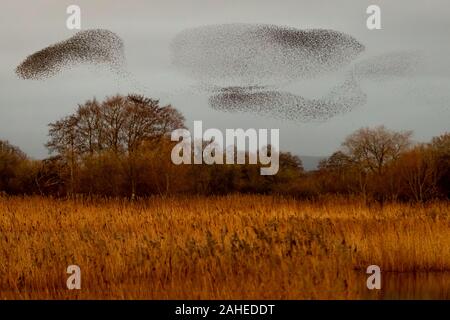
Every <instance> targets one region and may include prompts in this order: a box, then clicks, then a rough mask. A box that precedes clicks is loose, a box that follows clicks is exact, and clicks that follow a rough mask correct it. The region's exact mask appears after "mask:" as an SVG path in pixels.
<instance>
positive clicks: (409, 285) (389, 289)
mask: <svg viewBox="0 0 450 320" xmlns="http://www.w3.org/2000/svg"><path fill="white" fill-rule="evenodd" d="M373 291H378V292H376V293H375V292H371V291H369V292H368V293H367V296H364V297H363V298H364V299H450V272H416V273H414V272H403V273H398V272H383V273H382V287H381V290H373Z"/></svg>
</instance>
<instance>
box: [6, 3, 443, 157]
mask: <svg viewBox="0 0 450 320" xmlns="http://www.w3.org/2000/svg"><path fill="white" fill-rule="evenodd" d="M70 4H78V5H79V6H80V7H81V16H82V29H91V28H104V29H109V30H111V31H113V32H115V33H117V34H118V35H119V36H120V37H121V38H122V39H123V40H124V42H125V50H126V51H125V54H126V57H127V61H128V71H130V72H131V73H132V74H134V76H135V77H136V78H137V80H138V81H139V82H141V83H142V84H144V85H145V88H146V89H145V93H146V94H147V95H149V96H151V97H154V98H160V99H161V102H162V103H171V104H173V105H174V106H175V107H176V108H177V109H179V110H180V111H181V112H182V113H183V114H184V115H185V117H186V119H187V125H188V126H189V127H192V123H193V121H194V120H203V127H204V128H211V127H215V128H219V129H225V128H239V127H242V128H252V127H253V128H280V139H281V149H283V150H286V151H292V152H294V153H296V154H300V155H316V156H318V155H328V154H330V153H331V152H333V151H334V150H336V149H337V148H338V147H339V145H340V143H341V142H342V140H343V139H344V138H345V136H346V135H348V134H349V133H351V132H352V131H354V130H356V129H358V128H360V127H363V126H374V125H380V124H385V125H386V126H387V127H389V128H392V129H402V130H403V129H405V130H414V132H415V136H414V137H415V139H416V140H418V141H426V140H429V139H430V138H431V137H432V136H435V135H438V134H441V133H443V132H444V131H448V130H450V128H449V123H450V61H449V60H450V41H449V40H450V36H449V31H450V3H449V2H448V1H446V0H431V1H408V0H395V1H393V0H389V1H388V0H384V1H375V0H373V1H366V0H353V1H350V0H340V1H336V0H328V1H324V0H323V1H300V0H292V1H290V0H289V1H288V0H280V1H274V0H273V1H266V0H254V1H247V0H240V1H235V0H202V1H195V0H192V1H186V0H176V1H175V0H174V1H170V0H169V1H167V0H166V1H161V0H158V1H156V0H155V1H134V0H130V1H126V2H125V1H92V0H86V1H76V0H70V1H62V0H54V1H37V0H36V1H25V0H6V1H5V0H4V1H2V3H1V9H0V10H1V11H0V39H2V42H1V50H0V139H7V140H9V141H10V142H11V143H13V144H15V145H18V146H19V147H20V148H22V149H23V150H24V151H25V152H27V153H28V154H29V155H31V156H33V157H36V158H41V157H45V156H46V155H47V151H46V149H45V148H44V146H43V145H44V143H45V141H46V135H47V130H48V128H47V124H48V123H49V122H52V121H55V120H56V119H59V118H60V117H62V116H64V115H66V114H69V113H71V112H72V111H73V110H74V109H75V108H76V106H77V104H78V103H82V102H84V101H86V100H87V99H90V98H92V97H94V96H95V97H97V98H98V99H103V98H104V97H105V96H106V95H113V94H116V93H123V94H126V93H129V92H133V91H136V88H135V87H134V86H133V85H132V84H131V83H130V82H127V81H123V80H122V79H120V78H117V77H116V76H114V75H112V74H111V73H109V72H108V71H105V70H98V69H96V68H93V67H76V68H73V69H70V70H67V71H65V72H63V73H62V74H60V75H58V76H56V77H54V78H51V79H48V80H45V81H25V80H20V79H18V78H17V76H16V75H15V74H14V69H15V67H16V66H17V65H18V64H19V63H20V62H21V61H22V60H23V59H24V58H25V57H26V56H27V55H29V54H31V53H33V52H35V51H37V50H40V49H42V48H44V47H46V46H48V45H50V44H53V43H55V42H58V41H61V40H64V39H66V38H69V37H70V36H72V35H73V34H74V33H75V31H71V30H68V29H66V26H65V21H66V18H67V14H66V7H67V6H68V5H70ZM370 4H378V5H380V7H381V10H382V28H383V29H382V30H374V31H369V30H367V28H366V24H365V23H366V18H367V15H366V13H365V11H366V8H367V6H368V5H370ZM235 22H245V23H269V24H278V25H284V26H291V27H296V28H330V29H334V30H337V31H342V32H345V33H348V34H350V35H352V36H353V37H355V38H356V39H357V40H358V41H360V42H361V43H363V44H364V45H365V46H366V52H365V53H364V56H367V57H368V56H372V55H376V54H382V53H388V52H392V51H398V50H401V51H420V52H421V54H423V56H424V58H425V60H426V61H425V63H424V65H423V66H422V68H421V69H419V71H418V72H417V74H415V75H414V76H413V77H409V78H397V79H390V80H388V81H377V82H376V81H375V82H374V81H363V82H362V83H361V87H362V88H363V90H364V91H365V93H366V94H367V98H368V99H367V100H368V101H367V103H366V104H365V105H364V106H363V107H360V108H358V109H357V110H354V111H352V112H350V113H347V114H345V115H342V116H337V117H335V118H332V119H331V120H328V121H326V122H321V123H318V122H312V123H303V122H295V121H283V120H274V119H270V118H265V117H262V116H257V115H253V114H233V113H223V112H218V111H214V110H211V109H210V108H209V106H208V102H207V99H208V94H207V93H202V92H201V91H198V90H193V89H192V86H193V85H195V81H194V80H192V79H189V78H186V77H185V76H183V75H181V74H179V73H178V72H177V71H176V70H175V69H174V68H173V67H172V66H171V63H170V50H169V44H170V41H171V39H172V38H173V37H174V36H175V35H176V34H177V33H178V32H179V31H182V30H183V29H185V28H189V27H195V26H201V25H206V24H217V23H235ZM342 79H343V76H342V74H340V73H337V74H335V75H331V76H328V77H323V78H319V79H315V80H314V81H303V82H298V83H293V84H291V85H289V86H288V87H283V88H282V89H283V90H286V91H290V92H293V93H298V94H301V95H303V96H305V97H308V98H310V97H311V98H314V97H318V96H320V95H321V94H324V93H326V92H327V90H329V89H330V88H331V87H332V86H333V85H335V84H338V83H339V82H340V81H342Z"/></svg>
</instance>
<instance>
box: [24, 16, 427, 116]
mask: <svg viewBox="0 0 450 320" xmlns="http://www.w3.org/2000/svg"><path fill="white" fill-rule="evenodd" d="M170 49H171V52H172V64H173V66H174V67H175V68H176V69H177V70H178V71H179V72H180V73H183V74H185V75H187V76H189V77H191V78H193V79H195V80H196V81H197V83H198V85H199V87H200V88H202V90H204V91H205V92H207V93H208V95H209V104H210V106H211V108H213V109H216V110H221V111H227V112H251V113H255V114H260V115H264V116H268V117H273V118H279V119H289V120H296V121H314V120H319V121H323V120H327V119H329V118H331V117H333V116H335V115H338V114H343V113H346V112H349V111H351V110H353V109H354V108H356V107H359V106H361V105H363V104H364V103H365V102H366V94H365V93H364V92H363V91H362V89H361V87H360V82H361V81H362V80H376V79H380V78H383V77H404V76H408V75H410V74H412V73H413V72H414V67H415V66H416V65H417V63H418V60H419V59H420V56H419V55H417V54H414V53H408V52H393V53H388V54H384V55H379V56H374V57H371V58H366V59H359V56H360V55H361V53H362V52H364V50H365V47H364V45H363V44H362V43H360V42H359V41H357V40H356V39H355V38H353V37H352V36H350V35H348V34H345V33H342V32H338V31H334V30H325V29H310V30H300V29H295V28H291V27H283V26H277V25H266V24H224V25H210V26H201V27H197V28H192V29H187V30H184V31H182V32H181V33H179V34H178V35H177V36H176V37H175V38H174V39H173V40H172V43H171V47H170ZM124 51H125V49H124V42H123V41H122V39H121V38H120V37H119V36H118V35H117V34H115V33H113V32H111V31H109V30H103V29H93V30H85V31H80V32H78V33H77V34H75V35H74V36H72V37H71V38H69V39H67V40H65V41H62V42H58V43H56V44H53V45H50V46H48V47H46V48H44V49H42V50H40V51H37V52H35V53H33V54H31V55H30V56H28V57H27V58H26V59H25V60H24V61H23V62H22V63H21V64H20V65H19V66H17V68H16V74H17V75H18V76H19V77H20V78H22V79H34V80H44V79H47V78H49V77H53V76H55V75H57V74H58V73H60V72H62V71H63V70H64V69H67V68H70V67H73V66H76V65H79V64H94V65H101V66H106V67H107V68H109V69H110V70H111V71H112V72H115V73H117V74H119V75H126V74H127V72H126V70H125V66H126V63H125V54H124ZM341 71H344V74H345V77H344V79H343V81H342V83H341V84H339V85H337V86H335V87H333V88H331V90H330V91H329V92H328V93H327V94H325V95H324V96H322V97H320V98H316V99H310V98H305V97H303V96H300V95H298V94H294V93H292V92H288V91H284V90H283V89H282V88H283V87H284V86H287V85H289V84H291V83H295V82H296V81H299V80H309V79H314V78H317V77H320V76H323V75H327V74H333V73H334V72H341Z"/></svg>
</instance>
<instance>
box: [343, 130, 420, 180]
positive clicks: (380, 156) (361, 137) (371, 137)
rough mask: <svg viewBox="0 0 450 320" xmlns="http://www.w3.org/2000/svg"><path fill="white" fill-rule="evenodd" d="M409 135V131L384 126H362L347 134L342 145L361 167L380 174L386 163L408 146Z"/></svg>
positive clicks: (395, 157)
mask: <svg viewBox="0 0 450 320" xmlns="http://www.w3.org/2000/svg"><path fill="white" fill-rule="evenodd" d="M411 136H412V132H411V131H403V132H396V131H392V130H389V129H386V128H385V127H384V126H379V127H376V128H373V129H371V128H362V129H359V130H357V131H356V132H355V133H353V134H351V135H350V136H348V137H347V138H346V139H345V141H344V143H343V144H342V146H343V147H344V149H345V151H346V153H347V154H348V155H349V156H350V158H351V159H352V161H353V162H354V163H355V164H357V165H359V166H360V167H361V169H363V170H368V171H371V172H373V173H377V174H382V173H383V169H384V167H385V165H386V164H388V163H389V162H390V161H392V160H396V159H398V157H399V156H400V154H401V153H402V152H404V151H406V150H407V149H408V148H409V147H410V145H411Z"/></svg>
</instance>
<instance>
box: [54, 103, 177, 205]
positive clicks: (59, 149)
mask: <svg viewBox="0 0 450 320" xmlns="http://www.w3.org/2000/svg"><path fill="white" fill-rule="evenodd" d="M49 126H50V131H49V136H50V140H49V142H48V143H47V147H48V149H49V150H50V151H51V152H56V153H57V154H58V155H60V156H62V157H64V158H65V159H67V162H68V163H69V164H70V168H71V169H70V171H71V182H70V186H71V191H73V189H74V175H75V169H76V165H77V161H78V160H81V159H82V158H83V157H85V156H93V155H95V154H100V153H102V152H103V151H107V152H109V153H112V154H114V155H115V156H117V157H118V156H121V157H125V158H126V159H127V161H126V162H125V163H126V167H127V168H126V169H127V171H128V177H129V180H130V184H131V196H132V197H134V196H135V193H136V170H135V168H136V164H135V162H136V156H137V153H138V152H139V149H140V147H141V145H142V143H143V142H151V143H154V144H156V143H157V142H158V141H159V140H160V139H161V138H163V137H164V136H167V135H169V134H170V133H171V132H172V131H173V130H175V129H178V128H183V127H184V117H183V116H182V115H181V114H180V113H179V112H178V111H177V110H176V109H174V108H173V107H172V106H170V105H167V106H163V107H161V106H160V105H159V101H158V100H153V99H149V98H146V97H144V96H140V95H129V96H120V95H116V96H114V97H110V98H107V99H106V100H105V101H104V102H102V103H99V102H97V101H96V100H95V99H94V100H89V101H87V102H86V103H85V104H83V105H79V106H78V109H77V111H76V112H75V113H74V114H73V115H70V116H68V117H65V118H63V119H61V120H59V121H57V122H55V123H51V124H50V125H49Z"/></svg>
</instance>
